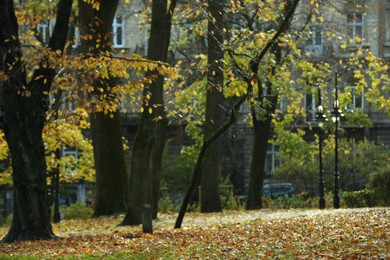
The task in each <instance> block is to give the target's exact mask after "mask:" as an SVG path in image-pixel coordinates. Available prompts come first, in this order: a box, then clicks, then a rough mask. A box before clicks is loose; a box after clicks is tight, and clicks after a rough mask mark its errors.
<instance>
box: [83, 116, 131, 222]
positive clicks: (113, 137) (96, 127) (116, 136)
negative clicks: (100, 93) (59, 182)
mask: <svg viewBox="0 0 390 260" xmlns="http://www.w3.org/2000/svg"><path fill="white" fill-rule="evenodd" d="M90 119H91V130H92V131H91V132H92V142H93V145H94V150H93V152H94V159H95V170H96V197H95V212H94V214H95V216H102V215H111V214H115V213H121V212H124V211H125V207H126V195H127V190H126V187H127V185H126V183H127V172H126V162H125V156H124V152H123V143H122V133H121V126H120V119H119V111H116V112H114V113H113V118H111V117H110V116H109V115H105V114H104V113H94V114H92V115H91V116H90Z"/></svg>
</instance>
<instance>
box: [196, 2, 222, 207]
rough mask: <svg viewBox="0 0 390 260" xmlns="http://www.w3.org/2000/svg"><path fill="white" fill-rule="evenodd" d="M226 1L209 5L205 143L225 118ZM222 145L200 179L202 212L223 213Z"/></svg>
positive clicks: (208, 154) (211, 154) (217, 143)
mask: <svg viewBox="0 0 390 260" xmlns="http://www.w3.org/2000/svg"><path fill="white" fill-rule="evenodd" d="M224 5H225V3H224V1H220V0H215V1H214V0H209V1H208V6H207V7H208V8H207V10H208V25H207V28H208V37H207V46H208V48H207V57H208V60H207V84H206V89H207V91H206V112H205V113H206V114H205V125H204V140H207V139H208V138H209V137H210V136H211V135H212V133H213V132H215V131H216V130H217V129H218V128H220V127H221V124H222V116H223V114H224V111H223V107H222V102H223V73H224V51H223V27H224V22H223V15H224ZM220 154H221V142H220V140H216V141H215V142H214V143H213V144H212V145H210V147H209V148H208V150H207V151H206V154H205V157H204V160H203V166H202V177H201V196H200V208H201V212H218V211H222V204H221V200H220V197H219V178H220V175H221V174H220V173H221V156H220Z"/></svg>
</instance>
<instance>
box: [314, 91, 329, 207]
mask: <svg viewBox="0 0 390 260" xmlns="http://www.w3.org/2000/svg"><path fill="white" fill-rule="evenodd" d="M317 89H318V102H317V109H316V120H317V122H318V139H319V145H318V146H319V147H318V148H319V163H320V179H319V181H320V182H319V193H320V199H319V207H320V209H324V208H325V192H324V169H323V167H322V126H323V124H324V122H325V121H328V118H326V114H325V113H324V107H323V106H322V97H321V88H320V87H319V86H318V88H317Z"/></svg>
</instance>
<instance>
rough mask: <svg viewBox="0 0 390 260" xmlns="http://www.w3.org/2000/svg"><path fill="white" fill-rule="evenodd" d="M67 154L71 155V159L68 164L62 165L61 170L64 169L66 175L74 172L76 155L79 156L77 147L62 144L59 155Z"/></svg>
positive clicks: (65, 155)
mask: <svg viewBox="0 0 390 260" xmlns="http://www.w3.org/2000/svg"><path fill="white" fill-rule="evenodd" d="M67 156H72V157H73V159H72V160H71V162H70V163H69V164H68V165H64V166H63V171H66V172H65V174H66V175H71V174H72V173H74V172H75V171H76V170H77V166H76V165H77V164H76V162H77V160H78V156H79V152H78V149H77V148H71V147H67V146H63V147H62V152H61V157H67Z"/></svg>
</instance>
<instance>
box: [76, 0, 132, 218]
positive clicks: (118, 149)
mask: <svg viewBox="0 0 390 260" xmlns="http://www.w3.org/2000/svg"><path fill="white" fill-rule="evenodd" d="M117 6H118V0H114V1H109V0H105V1H100V8H99V10H95V9H93V8H92V6H91V5H90V4H88V3H86V2H85V1H82V0H79V24H80V32H81V35H86V34H91V35H93V36H94V38H93V39H92V40H82V41H81V48H80V50H81V52H83V53H84V54H92V55H96V56H98V55H99V53H100V52H104V51H111V47H110V44H109V43H110V35H111V34H112V23H113V19H114V16H115V12H116V9H117ZM81 39H83V38H82V37H81ZM113 84H114V80H113V79H111V80H100V79H97V80H95V82H94V87H95V89H98V88H102V89H103V90H104V93H108V87H110V86H112V85H113ZM96 93H99V91H96ZM109 95H110V96H112V95H113V94H112V93H109ZM90 119H91V133H92V144H93V148H94V150H93V152H94V159H95V170H96V196H95V204H96V206H95V212H94V216H102V215H111V214H116V213H120V212H124V211H125V207H126V198H127V196H126V195H127V170H126V161H125V156H124V151H123V143H122V133H121V125H120V117H119V111H114V112H112V113H108V114H105V113H103V112H93V113H92V114H90Z"/></svg>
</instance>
